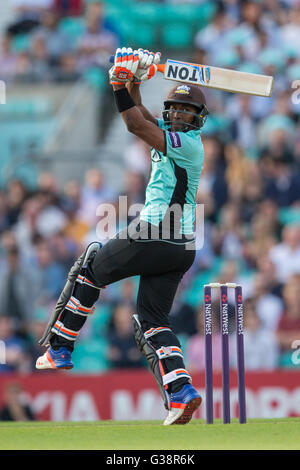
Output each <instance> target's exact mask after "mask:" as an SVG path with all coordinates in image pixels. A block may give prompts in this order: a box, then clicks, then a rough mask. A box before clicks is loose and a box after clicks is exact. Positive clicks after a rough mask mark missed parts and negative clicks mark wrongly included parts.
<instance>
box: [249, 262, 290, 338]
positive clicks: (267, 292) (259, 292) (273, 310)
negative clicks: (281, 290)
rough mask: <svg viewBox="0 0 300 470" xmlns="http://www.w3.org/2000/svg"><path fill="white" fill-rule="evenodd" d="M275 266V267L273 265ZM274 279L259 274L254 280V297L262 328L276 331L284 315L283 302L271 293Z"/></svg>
mask: <svg viewBox="0 0 300 470" xmlns="http://www.w3.org/2000/svg"><path fill="white" fill-rule="evenodd" d="M272 266H273V265H272ZM271 288H272V278H271V279H269V278H268V277H267V276H265V275H264V274H262V273H260V272H258V273H257V274H256V276H255V278H254V295H253V302H254V303H255V310H256V314H257V316H258V318H259V321H260V323H261V326H262V327H264V328H265V329H266V330H269V331H275V330H276V329H277V327H278V323H279V321H280V318H281V315H282V307H283V305H282V300H281V299H280V298H279V297H277V296H275V295H274V294H272V293H271Z"/></svg>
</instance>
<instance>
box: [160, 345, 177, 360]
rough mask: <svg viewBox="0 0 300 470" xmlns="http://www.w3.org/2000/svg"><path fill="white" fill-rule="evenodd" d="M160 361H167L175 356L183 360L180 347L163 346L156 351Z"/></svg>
mask: <svg viewBox="0 0 300 470" xmlns="http://www.w3.org/2000/svg"><path fill="white" fill-rule="evenodd" d="M156 354H157V355H158V357H159V359H166V358H169V357H173V356H179V357H181V358H182V359H183V353H182V350H181V349H180V348H179V347H178V346H162V347H161V348H159V349H157V350H156Z"/></svg>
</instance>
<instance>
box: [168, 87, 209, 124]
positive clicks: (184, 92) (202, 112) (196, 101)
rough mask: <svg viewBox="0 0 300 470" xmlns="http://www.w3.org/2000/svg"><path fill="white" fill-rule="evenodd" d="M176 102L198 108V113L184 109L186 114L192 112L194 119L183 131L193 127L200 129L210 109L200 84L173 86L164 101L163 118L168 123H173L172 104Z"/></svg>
mask: <svg viewBox="0 0 300 470" xmlns="http://www.w3.org/2000/svg"><path fill="white" fill-rule="evenodd" d="M174 103H180V104H189V105H192V106H194V107H195V108H196V110H197V111H196V113H192V112H190V111H182V112H183V113H184V114H192V115H193V116H194V121H193V122H192V123H191V124H187V125H186V126H185V128H184V129H183V132H187V131H189V130H192V129H200V128H201V127H202V126H203V124H204V122H205V120H206V117H207V115H208V114H209V111H208V109H207V107H206V99H205V96H204V94H203V92H202V91H201V89H200V87H199V86H198V85H176V86H175V87H173V88H172V89H171V90H170V92H169V94H168V96H167V99H166V101H164V110H163V113H162V114H163V118H164V121H165V123H166V124H172V121H171V119H170V111H169V110H170V106H171V105H172V104H174Z"/></svg>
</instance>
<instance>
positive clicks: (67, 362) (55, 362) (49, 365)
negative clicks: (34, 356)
mask: <svg viewBox="0 0 300 470" xmlns="http://www.w3.org/2000/svg"><path fill="white" fill-rule="evenodd" d="M73 366H74V364H73V362H72V360H71V352H70V351H69V350H68V349H67V348H64V347H61V348H59V349H58V350H57V351H55V350H54V349H53V348H51V347H50V348H49V349H47V351H46V352H45V354H44V355H43V356H40V357H39V358H38V360H37V361H36V364H35V367H36V368H37V369H72V368H73Z"/></svg>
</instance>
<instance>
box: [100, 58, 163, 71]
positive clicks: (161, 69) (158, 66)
mask: <svg viewBox="0 0 300 470" xmlns="http://www.w3.org/2000/svg"><path fill="white" fill-rule="evenodd" d="M109 62H110V63H111V64H113V63H114V62H115V56H114V55H111V56H110V58H109ZM156 67H157V71H158V72H160V73H165V67H166V64H156Z"/></svg>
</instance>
